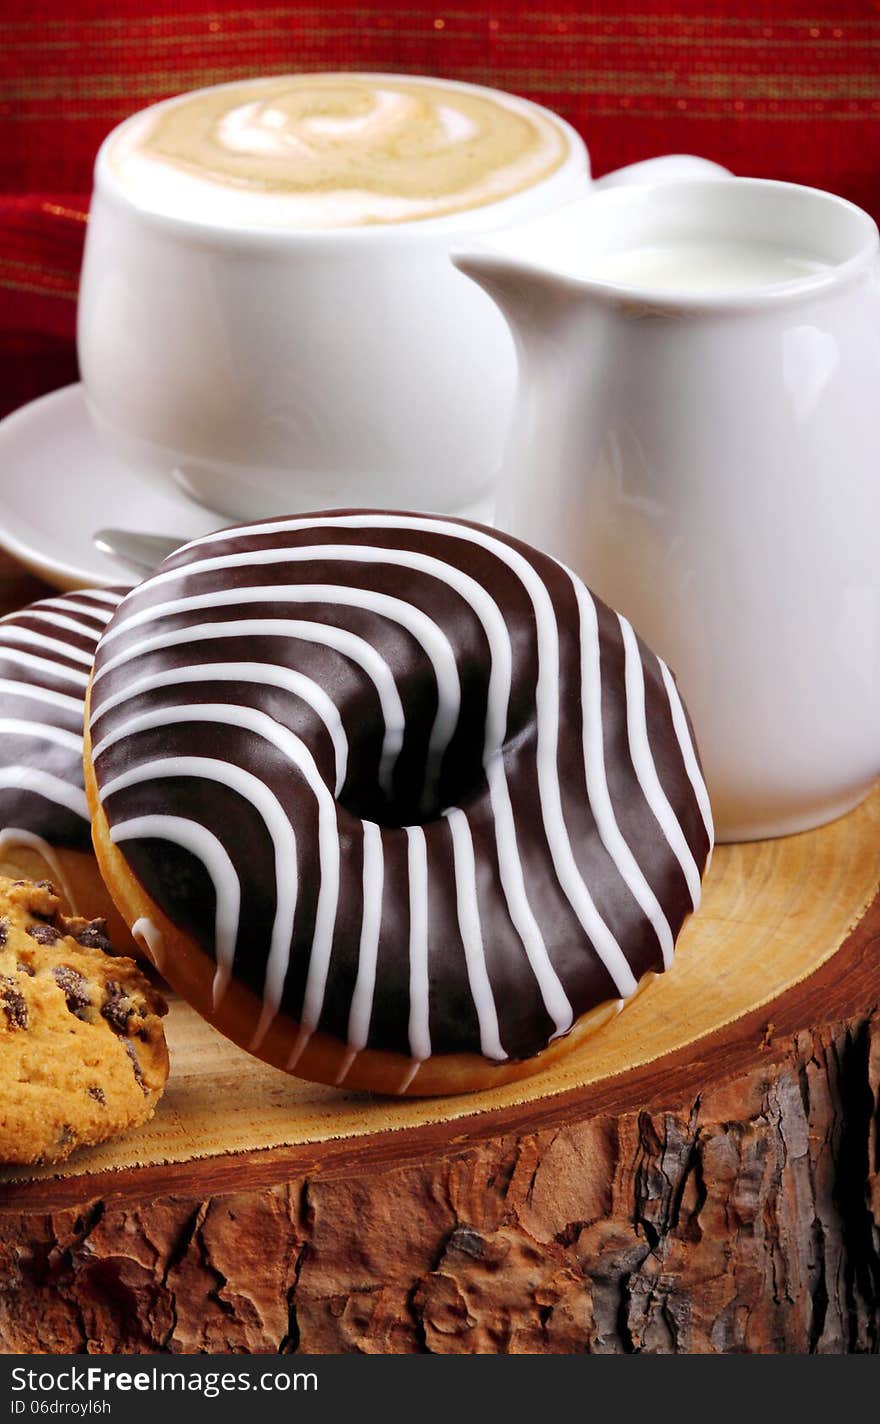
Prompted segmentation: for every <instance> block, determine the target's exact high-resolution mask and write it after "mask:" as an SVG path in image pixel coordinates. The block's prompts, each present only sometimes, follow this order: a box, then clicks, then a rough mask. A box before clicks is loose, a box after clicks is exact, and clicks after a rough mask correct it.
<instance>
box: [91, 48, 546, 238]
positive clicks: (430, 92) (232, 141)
mask: <svg viewBox="0 0 880 1424" xmlns="http://www.w3.org/2000/svg"><path fill="white" fill-rule="evenodd" d="M568 153H569V146H568V141H567V138H566V136H565V133H564V131H563V129H562V127H561V126H560V125H557V124H555V123H554V122H553V121H552V120H550V119H548V118H546V117H545V116H544V115H543V113H542V112H541V111H540V110H538V109H537V108H535V107H534V106H531V105H527V104H525V103H524V102H523V101H518V100H515V99H513V98H512V97H511V98H508V97H507V96H505V95H503V94H497V95H496V94H494V93H489V92H488V91H484V90H480V89H478V88H473V87H469V86H463V87H461V88H459V87H458V86H456V85H453V84H449V85H447V84H444V83H442V82H434V81H433V80H410V79H407V78H401V79H396V78H386V77H384V76H372V75H358V74H300V75H288V76H281V77H275V78H272V79H257V80H249V81H245V82H243V83H240V84H224V85H221V86H219V87H217V88H214V89H202V90H197V91H195V92H194V93H192V94H187V95H184V96H182V97H181V98H180V99H176V100H174V101H172V102H171V103H169V104H162V105H158V106H156V107H155V108H152V109H147V110H145V111H144V112H143V113H141V114H136V115H135V116H134V117H133V118H132V119H130V120H128V121H127V122H126V123H125V124H123V125H122V126H121V128H120V129H119V131H118V132H117V134H116V135H115V136H114V137H112V138H111V140H110V144H109V149H108V157H109V162H110V166H111V168H112V170H113V172H114V174H115V176H116V179H117V181H118V182H119V183H120V184H121V186H122V187H123V189H124V190H125V191H126V193H128V195H129V196H130V197H131V198H133V199H134V201H135V202H137V203H138V205H139V206H142V207H146V208H149V209H151V210H153V211H157V212H161V213H168V214H171V215H175V216H183V217H194V218H198V219H199V220H201V221H207V222H218V223H223V224H232V225H235V224H248V225H264V226H270V227H277V226H281V227H293V228H338V227H358V226H365V225H369V224H376V223H379V224H381V223H400V222H414V221H418V220H424V219H427V218H438V217H444V216H446V215H447V214H450V213H458V212H463V211H466V210H467V209H469V208H479V207H483V206H485V205H486V204H488V203H495V202H498V201H500V200H501V199H503V198H507V197H510V196H512V195H513V194H514V193H518V192H521V191H522V190H523V189H525V188H529V187H531V186H533V185H534V184H535V183H539V182H540V181H541V180H542V179H544V178H546V177H548V176H549V175H550V174H551V173H553V172H554V171H555V170H556V169H557V168H559V167H560V166H561V164H562V163H563V162H564V160H565V158H566V157H567V156H568Z"/></svg>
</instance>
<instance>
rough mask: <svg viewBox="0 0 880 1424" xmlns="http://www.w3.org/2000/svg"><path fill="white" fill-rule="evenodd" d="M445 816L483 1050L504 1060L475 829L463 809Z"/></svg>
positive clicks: (468, 969)
mask: <svg viewBox="0 0 880 1424" xmlns="http://www.w3.org/2000/svg"><path fill="white" fill-rule="evenodd" d="M445 814H446V819H447V821H448V822H449V830H450V832H451V834H452V852H453V863H454V866H455V902H456V909H457V911H458V928H459V932H460V934H461V942H462V944H463V946H464V953H465V962H466V964H467V974H468V984H469V985H470V990H471V998H472V999H473V1001H474V1008H475V1009H476V1011H477V1022H478V1024H479V1026H480V1050H481V1052H482V1053H483V1054H484V1055H485V1057H486V1058H495V1059H498V1060H501V1059H504V1058H506V1057H507V1054H506V1053H505V1051H504V1048H503V1046H502V1043H501V1037H500V1033H499V1028H498V1010H497V1008H496V1007H495V996H494V994H493V993H492V985H491V983H490V980H489V973H488V970H487V968H486V952H485V949H484V947H483V931H482V927H481V925H480V906H479V901H478V898H477V868H476V864H475V862H474V843H473V839H472V837H471V829H470V826H469V825H468V820H467V816H466V815H465V814H464V811H462V810H461V809H460V808H459V807H455V809H454V810H452V811H447V812H446V813H445Z"/></svg>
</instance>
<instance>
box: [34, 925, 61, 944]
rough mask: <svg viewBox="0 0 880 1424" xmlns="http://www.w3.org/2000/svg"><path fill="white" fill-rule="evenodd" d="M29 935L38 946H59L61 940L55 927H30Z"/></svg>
mask: <svg viewBox="0 0 880 1424" xmlns="http://www.w3.org/2000/svg"><path fill="white" fill-rule="evenodd" d="M27 933H28V934H29V935H30V937H31V939H35V940H36V941H37V944H57V943H58V941H59V940H60V938H61V935H60V934H59V932H58V930H56V928H55V926H54V925H45V924H39V925H28V927H27Z"/></svg>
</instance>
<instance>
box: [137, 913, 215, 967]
mask: <svg viewBox="0 0 880 1424" xmlns="http://www.w3.org/2000/svg"><path fill="white" fill-rule="evenodd" d="M131 937H132V939H133V940H134V942H135V944H138V945H140V947H141V949H144V950H146V953H147V956H148V958H149V959H150V960H151V961H152V963H153V964H155V966H156V968H157V969H158V970H159V973H160V974H161V973H162V966H163V964H164V962H165V941H164V939H163V937H162V931H161V930H160V929H159V927H158V925H154V924H153V921H152V920H148V919H147V917H146V915H141V917H140V919H137V920H135V922H134V924H133V925H132V927H131ZM214 938H215V939H216V938H217V935H216V931H215V935H214ZM215 982H216V976H215Z"/></svg>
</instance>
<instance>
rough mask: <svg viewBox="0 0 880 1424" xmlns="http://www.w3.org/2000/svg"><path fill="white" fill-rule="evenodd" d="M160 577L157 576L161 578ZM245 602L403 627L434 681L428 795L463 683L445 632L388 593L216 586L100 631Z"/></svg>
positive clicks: (107, 638)
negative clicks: (358, 615)
mask: <svg viewBox="0 0 880 1424" xmlns="http://www.w3.org/2000/svg"><path fill="white" fill-rule="evenodd" d="M162 577H164V575H157V576H156V580H155V581H159V579H161V578H162ZM248 603H271V604H273V605H283V604H289V603H310V604H330V605H331V606H334V605H341V606H343V607H349V608H357V609H365V610H368V611H369V612H371V613H376V614H378V615H379V616H380V617H382V618H387V619H388V620H389V621H390V622H392V623H396V624H398V625H399V626H400V627H401V628H404V629H405V630H406V631H407V632H408V633H409V634H411V636H412V637H414V638H415V639H416V641H417V642H418V643H419V644H420V646H421V648H422V650H423V652H424V653H425V655H426V657H427V658H428V659H429V661H430V663H431V666H432V667H433V670H434V677H435V679H436V683H437V699H438V701H437V713H436V716H435V719H434V726H433V728H432V730H431V734H430V737H429V739H428V758H429V766H428V771H427V773H426V782H427V787H426V795H428V796H430V794H431V792H432V791H433V786H434V783H435V782H436V777H437V774H438V772H439V766H440V762H441V760H442V757H443V754H444V752H445V751H446V748H447V747H448V745H449V742H450V740H451V738H452V735H453V733H454V731H455V728H456V726H457V725H458V713H459V707H460V705H461V683H460V681H459V677H458V665H457V663H456V660H455V653H454V651H453V649H452V645H451V643H450V642H449V639H448V638H447V637H446V634H445V633H443V632H442V631H441V630H440V628H438V626H437V624H436V623H435V622H434V621H433V619H431V618H429V617H428V615H427V614H426V613H423V612H422V610H421V609H420V608H415V607H413V605H412V604H410V603H406V602H405V601H404V600H403V599H400V598H392V597H391V596H390V595H389V594H385V593H374V592H373V591H372V590H370V589H354V588H347V587H346V586H345V585H336V584H295V585H289V584H280V585H277V586H268V587H261V586H257V587H255V588H233V589H217V590H215V591H214V592H212V593H202V594H191V595H190V596H188V597H186V598H177V599H173V600H172V601H171V602H168V603H160V604H157V605H154V606H153V607H152V608H147V609H141V611H140V612H139V613H134V614H132V615H131V616H130V617H128V618H123V619H122V620H121V621H120V622H119V623H117V624H116V625H115V626H114V627H113V628H111V629H110V630H109V631H108V632H107V633H106V634H105V635H104V647H107V646H109V644H110V643H111V642H112V641H113V639H114V638H117V637H119V636H120V634H122V633H127V632H129V631H130V630H131V629H133V628H135V627H138V626H141V625H143V624H144V623H154V622H158V621H159V620H160V619H162V618H170V617H173V616H174V615H175V614H179V613H195V612H197V611H200V610H205V609H209V608H226V607H228V606H232V607H241V606H243V605H244V604H248Z"/></svg>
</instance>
